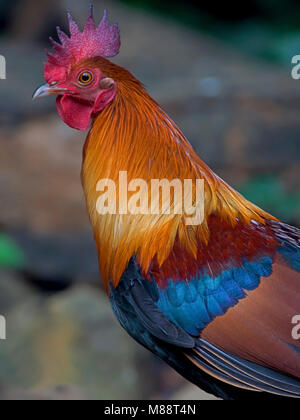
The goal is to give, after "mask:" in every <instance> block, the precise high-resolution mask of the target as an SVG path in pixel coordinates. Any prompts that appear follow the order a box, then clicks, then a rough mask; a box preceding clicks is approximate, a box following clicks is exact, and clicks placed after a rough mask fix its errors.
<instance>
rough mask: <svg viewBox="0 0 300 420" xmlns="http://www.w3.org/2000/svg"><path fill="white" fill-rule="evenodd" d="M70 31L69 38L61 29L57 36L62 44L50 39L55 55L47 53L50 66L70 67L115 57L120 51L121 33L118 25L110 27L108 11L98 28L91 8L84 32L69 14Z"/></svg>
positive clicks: (91, 7) (58, 29)
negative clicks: (76, 63)
mask: <svg viewBox="0 0 300 420" xmlns="http://www.w3.org/2000/svg"><path fill="white" fill-rule="evenodd" d="M68 20H69V31H70V36H69V37H68V36H67V35H66V34H65V33H64V32H63V31H62V30H61V29H60V28H59V27H57V34H58V37H59V40H60V44H59V43H58V42H56V41H54V40H53V39H52V38H50V41H51V43H52V46H53V49H54V51H55V53H56V54H55V55H54V54H51V53H49V52H48V51H47V56H48V59H49V61H48V64H50V65H54V66H60V67H62V66H69V65H71V64H72V63H73V62H78V61H80V60H82V59H85V58H92V57H97V56H101V57H114V56H115V55H117V54H118V52H119V49H120V31H119V28H118V25H117V24H114V25H110V24H109V23H108V20H107V14H106V10H104V15H103V18H102V20H101V22H100V24H99V26H98V27H96V25H95V21H94V17H93V6H92V5H91V6H90V15H89V17H88V19H87V21H86V24H85V26H84V29H83V32H80V30H79V28H78V25H77V23H76V22H74V20H73V18H72V16H71V14H70V12H68Z"/></svg>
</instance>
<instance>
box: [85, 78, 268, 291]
mask: <svg viewBox="0 0 300 420" xmlns="http://www.w3.org/2000/svg"><path fill="white" fill-rule="evenodd" d="M120 171H121V172H125V171H126V176H127V180H128V182H129V181H130V180H133V179H142V180H144V181H145V182H146V183H147V185H149V188H150V183H151V180H153V179H158V180H162V179H168V180H170V181H171V180H174V179H180V180H181V181H182V182H183V180H185V179H192V180H195V179H202V180H203V181H204V219H203V222H202V223H201V224H200V225H197V226H188V227H187V226H186V225H185V220H184V217H183V216H182V215H181V214H130V213H127V214H119V212H118V210H117V212H116V214H105V215H104V214H99V201H98V199H99V192H98V191H97V189H98V188H97V186H98V185H99V184H98V183H99V180H103V179H108V180H111V181H113V182H114V183H115V185H117V190H116V191H117V194H116V198H117V203H116V204H117V209H119V204H120V197H119V192H120V191H119V186H118V184H119V180H120ZM82 182H83V187H84V192H85V197H86V202H87V208H88V212H89V217H90V220H91V224H92V227H93V230H94V236H95V239H96V243H97V248H98V254H99V263H100V271H101V274H102V278H103V280H104V283H105V285H106V287H107V289H108V285H109V282H110V281H111V282H112V283H113V284H114V285H115V286H116V285H117V284H118V282H119V280H120V277H121V275H122V273H123V272H124V270H125V268H126V266H127V264H128V262H129V260H130V258H131V257H132V256H133V255H134V256H136V258H137V260H138V261H139V263H140V265H141V267H142V270H143V272H144V273H147V272H148V270H149V267H150V264H151V261H152V260H153V258H154V257H155V258H156V259H157V261H158V263H159V264H163V262H164V261H165V260H166V259H167V258H168V256H169V254H170V252H171V249H172V247H173V245H174V241H175V239H176V238H178V237H179V238H180V241H181V245H182V246H183V247H184V248H185V249H187V250H188V251H189V252H190V253H191V254H192V255H194V256H196V253H197V241H202V242H205V243H207V242H208V240H209V229H208V224H207V220H208V218H209V216H210V215H211V214H217V215H219V216H220V217H221V218H222V220H225V221H227V222H228V223H231V224H234V223H236V220H237V219H240V220H245V221H246V222H247V223H250V220H251V219H253V220H257V221H262V222H263V220H264V218H266V217H267V216H269V215H267V214H266V213H264V212H263V211H262V210H260V209H259V208H257V207H255V206H254V205H253V204H251V203H249V202H248V201H247V200H245V199H244V198H243V197H242V196H241V195H240V194H238V193H237V192H236V191H234V190H233V189H231V188H230V187H229V186H228V185H227V184H226V183H225V182H224V181H222V180H221V179H220V178H218V177H217V176H216V175H215V174H214V173H213V172H212V171H211V170H210V169H209V168H208V167H207V166H206V165H205V164H204V163H203V162H202V160H201V159H200V158H199V157H198V156H197V155H196V153H195V152H194V150H193V148H192V147H191V146H190V144H189V143H188V141H187V140H186V138H185V137H184V135H183V134H182V132H181V131H180V129H179V128H178V127H177V126H176V124H175V123H174V122H173V121H172V120H171V119H170V118H169V117H168V116H167V115H166V113H165V112H164V111H163V110H162V109H161V108H160V107H159V105H158V104H157V103H156V102H155V101H154V100H153V99H152V98H151V97H150V96H149V95H148V93H147V92H146V91H145V90H144V88H143V87H142V85H141V84H140V83H139V82H138V81H137V80H135V79H134V78H133V79H132V80H130V81H127V82H120V83H119V84H118V91H117V94H116V97H115V99H114V101H113V102H112V103H111V104H110V105H109V106H107V107H106V108H105V109H104V110H103V111H102V112H101V113H100V114H98V115H97V117H96V118H95V120H94V122H93V126H92V128H91V130H90V133H89V135H88V137H87V140H86V144H85V146H84V152H83V167H82ZM128 199H129V194H128ZM151 199H152V197H151ZM97 206H98V207H97ZM270 217H271V216H270Z"/></svg>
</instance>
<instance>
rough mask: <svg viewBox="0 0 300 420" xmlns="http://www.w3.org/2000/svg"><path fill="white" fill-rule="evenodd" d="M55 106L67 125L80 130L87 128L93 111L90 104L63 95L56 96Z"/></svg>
mask: <svg viewBox="0 0 300 420" xmlns="http://www.w3.org/2000/svg"><path fill="white" fill-rule="evenodd" d="M56 106H57V110H58V113H59V116H60V118H61V119H62V120H63V121H64V122H65V123H66V124H67V125H68V126H70V127H72V128H75V129H76V130H82V131H84V130H87V129H88V128H89V125H90V122H91V115H92V112H93V106H92V105H91V104H89V103H87V102H83V101H79V100H77V99H75V98H73V97H72V96H67V95H64V96H58V97H57V99H56Z"/></svg>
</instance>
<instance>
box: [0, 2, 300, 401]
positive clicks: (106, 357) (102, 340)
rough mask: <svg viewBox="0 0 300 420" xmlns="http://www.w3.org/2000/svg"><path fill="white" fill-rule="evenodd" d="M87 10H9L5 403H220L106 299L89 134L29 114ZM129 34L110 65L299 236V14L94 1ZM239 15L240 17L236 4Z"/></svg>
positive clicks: (3, 213) (265, 6) (264, 8)
mask: <svg viewBox="0 0 300 420" xmlns="http://www.w3.org/2000/svg"><path fill="white" fill-rule="evenodd" d="M88 5H89V0H72V1H71V0H63V1H58V0H44V1H38V0H22V1H21V0H19V1H18V0H14V1H11V0H10V1H8V0H0V54H1V55H3V56H4V57H5V58H6V62H7V69H6V71H7V79H6V80H0V99H1V100H0V202H1V207H0V315H4V316H5V317H6V320H7V340H6V341H0V399H130V398H132V399H142V398H143V399H151V398H178V399H180V398H194V399H197V398H199V399H201V398H207V397H208V396H207V395H205V394H204V393H202V392H201V391H200V390H198V389H197V388H195V387H193V386H192V385H189V384H188V383H187V382H185V381H184V380H183V379H182V378H180V377H179V376H178V375H177V374H176V373H174V372H173V371H172V370H171V369H169V368H168V367H167V366H166V365H164V364H161V363H160V362H159V361H158V360H157V359H156V358H155V357H154V356H152V355H151V354H150V353H149V352H147V351H146V350H144V349H143V348H141V347H140V346H138V345H137V344H136V343H135V342H133V340H132V339H131V338H130V337H128V336H127V335H126V334H125V332H123V331H122V330H121V328H120V327H119V325H118V324H117V322H116V321H115V319H114V317H113V315H112V312H111V309H110V306H109V303H108V301H107V298H106V296H105V294H104V292H103V290H102V289H101V284H100V279H99V273H98V266H97V257H96V252H95V249H94V243H93V239H92V233H91V230H90V227H89V222H88V218H87V214H86V210H85V204H84V199H83V193H82V190H81V185H80V166H81V152H82V147H83V142H84V139H85V133H82V132H77V131H74V130H72V129H71V128H69V127H67V126H66V125H64V124H63V123H62V122H61V120H60V119H59V118H58V116H57V113H56V108H55V103H54V100H53V98H49V99H44V100H43V101H40V102H37V103H34V104H32V101H31V95H32V93H33V91H34V89H35V88H36V87H37V86H39V85H40V84H41V83H42V82H43V66H42V63H43V61H45V53H44V48H45V47H49V42H48V37H49V36H50V35H52V36H54V37H55V27H56V25H60V26H61V27H62V28H63V29H65V30H67V27H66V14H65V10H66V9H70V10H71V11H72V14H73V16H74V18H75V19H76V20H78V22H79V23H80V24H82V23H83V22H84V20H85V19H86V17H87V14H88ZM94 5H95V16H96V17H97V18H99V20H100V17H102V14H103V9H104V8H107V10H108V13H109V18H110V21H111V22H115V21H117V22H119V25H120V29H121V39H122V48H121V52H120V54H119V56H118V57H116V58H115V59H114V60H115V61H116V62H117V63H118V64H120V65H123V66H125V67H126V68H127V69H129V70H130V71H132V72H133V73H134V74H135V76H137V77H138V78H139V79H140V80H141V81H142V82H144V83H145V84H146V86H147V88H148V90H149V92H150V93H151V94H152V95H153V96H154V98H155V99H156V100H157V101H158V102H159V103H160V104H161V105H162V106H163V107H164V109H166V111H167V112H168V113H169V114H170V116H171V117H172V118H173V119H175V121H176V122H177V123H178V124H179V126H180V127H181V128H182V129H183V131H184V133H185V134H186V136H187V137H188V139H189V140H190V142H191V143H192V144H193V145H194V147H195V148H196V150H197V152H198V153H199V154H200V156H201V157H202V158H203V159H204V160H205V161H206V163H208V164H209V165H210V166H211V167H212V168H213V169H214V170H215V172H217V173H218V174H219V175H220V176H222V177H223V178H224V179H225V180H226V181H228V182H229V183H230V184H232V185H233V186H234V187H236V188H237V189H238V190H239V191H240V192H242V193H243V194H245V195H246V196H247V197H248V198H249V199H251V200H252V201H254V202H255V203H256V204H258V205H260V206H262V207H264V208H265V210H268V211H269V212H271V213H273V214H274V215H275V216H277V217H279V218H282V219H283V220H285V221H286V222H288V223H292V224H294V225H297V226H300V193H299V191H300V166H299V152H300V118H299V115H300V81H297V80H293V79H292V77H291V69H292V65H291V59H292V57H293V56H294V55H296V54H300V28H299V21H300V3H299V2H298V1H296V0H253V1H246V2H242V3H241V4H240V5H239V4H238V3H234V5H232V7H231V5H230V1H229V2H228V1H227V2H224V3H222V2H221V3H220V2H219V3H216V2H207V1H199V0H197V1H196V0H184V1H183V0H182V1H171V0H165V1H164V2H161V1H159V0H119V1H118V0H106V1H102V0H101V1H100V0H99V1H98V0H94ZM233 6H234V7H233Z"/></svg>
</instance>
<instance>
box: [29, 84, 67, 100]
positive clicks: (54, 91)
mask: <svg viewBox="0 0 300 420" xmlns="http://www.w3.org/2000/svg"><path fill="white" fill-rule="evenodd" d="M66 92H70V91H69V89H64V88H59V87H55V86H50V85H49V84H48V83H46V84H44V85H42V86H40V87H39V88H37V89H36V91H35V92H34V93H33V95H32V99H33V100H34V99H37V98H43V97H45V96H49V95H63V94H64V93H66Z"/></svg>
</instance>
